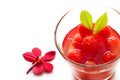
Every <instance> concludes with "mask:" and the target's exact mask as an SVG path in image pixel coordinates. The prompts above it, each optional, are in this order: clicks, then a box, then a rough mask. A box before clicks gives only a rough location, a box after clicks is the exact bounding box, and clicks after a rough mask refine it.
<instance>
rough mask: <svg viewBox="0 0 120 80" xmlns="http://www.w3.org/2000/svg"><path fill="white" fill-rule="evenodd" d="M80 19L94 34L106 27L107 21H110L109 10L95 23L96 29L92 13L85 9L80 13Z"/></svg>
mask: <svg viewBox="0 0 120 80" xmlns="http://www.w3.org/2000/svg"><path fill="white" fill-rule="evenodd" d="M80 21H81V23H82V24H83V25H84V26H85V27H86V28H87V29H89V30H91V31H92V30H93V34H97V33H98V32H99V31H101V30H102V29H104V28H105V26H106V24H107V22H108V17H107V12H105V13H104V14H103V15H101V16H100V17H99V18H98V19H97V20H96V23H95V26H94V29H92V28H93V27H92V23H93V22H92V16H91V14H90V13H89V12H88V11H86V10H83V11H81V13H80Z"/></svg>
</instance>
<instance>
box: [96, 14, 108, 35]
mask: <svg viewBox="0 0 120 80" xmlns="http://www.w3.org/2000/svg"><path fill="white" fill-rule="evenodd" d="M107 22H108V18H107V12H105V13H104V14H103V15H102V16H100V17H99V18H98V19H97V21H96V23H95V27H94V34H97V33H98V32H99V31H101V30H102V29H103V28H104V27H105V25H106V24H107Z"/></svg>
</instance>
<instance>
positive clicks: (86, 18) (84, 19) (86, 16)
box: [80, 10, 92, 30]
mask: <svg viewBox="0 0 120 80" xmlns="http://www.w3.org/2000/svg"><path fill="white" fill-rule="evenodd" d="M80 20H81V23H82V24H83V25H84V26H85V27H86V28H87V29H89V30H92V16H91V14H90V13H89V12H88V11H86V10H83V11H82V12H81V14H80Z"/></svg>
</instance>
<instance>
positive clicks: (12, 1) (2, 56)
mask: <svg viewBox="0 0 120 80" xmlns="http://www.w3.org/2000/svg"><path fill="white" fill-rule="evenodd" d="M84 3H97V4H105V5H109V6H111V7H113V8H116V9H118V10H120V6H119V2H118V1H115V0H0V80H73V78H72V73H71V69H70V67H69V66H68V64H67V63H66V62H65V60H64V59H63V58H62V57H61V55H60V54H59V53H58V51H57V49H56V47H55V44H54V29H55V26H56V24H57V22H58V20H59V19H60V17H61V16H62V15H63V14H64V13H65V12H66V11H68V10H69V9H71V8H72V7H75V6H77V5H81V4H84ZM33 47H39V48H40V49H41V50H42V54H45V52H47V51H50V50H55V51H56V57H55V59H54V60H53V61H52V62H51V63H52V64H53V65H54V70H53V72H52V73H50V74H46V73H44V74H43V75H40V76H35V75H34V74H33V73H30V74H29V75H26V71H27V69H28V68H29V67H30V66H31V64H30V63H29V62H27V61H25V60H24V59H23V56H22V54H23V53H24V52H26V51H31V49H32V48H33ZM118 68H119V66H118V67H117V72H119V70H120V69H118ZM117 76H120V74H117ZM117 79H119V78H117ZM117 79H116V80H117Z"/></svg>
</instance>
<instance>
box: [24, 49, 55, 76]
mask: <svg viewBox="0 0 120 80" xmlns="http://www.w3.org/2000/svg"><path fill="white" fill-rule="evenodd" d="M55 53H56V52H55V51H49V52H47V53H46V54H45V55H44V56H43V57H41V50H40V49H39V48H33V49H32V52H25V53H24V54H23V57H24V59H25V60H27V61H29V62H32V64H33V65H32V67H31V68H30V69H29V70H28V71H27V74H28V73H29V72H30V71H31V70H33V73H34V74H36V75H39V74H42V73H43V72H44V71H45V72H51V71H52V70H53V65H52V64H51V63H49V61H51V60H53V59H54V58H55Z"/></svg>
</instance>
